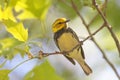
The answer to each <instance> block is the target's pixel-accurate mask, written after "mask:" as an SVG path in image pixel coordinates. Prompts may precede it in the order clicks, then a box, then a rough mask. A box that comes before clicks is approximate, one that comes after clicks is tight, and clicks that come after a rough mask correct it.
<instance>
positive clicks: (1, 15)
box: [0, 7, 16, 21]
mask: <svg viewBox="0 0 120 80" xmlns="http://www.w3.org/2000/svg"><path fill="white" fill-rule="evenodd" d="M8 13H9V14H8ZM8 19H10V20H12V21H16V19H15V17H14V15H13V12H12V7H7V8H5V9H4V10H3V9H2V8H1V7H0V20H1V21H2V20H8Z"/></svg>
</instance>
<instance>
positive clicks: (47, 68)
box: [24, 61, 64, 80]
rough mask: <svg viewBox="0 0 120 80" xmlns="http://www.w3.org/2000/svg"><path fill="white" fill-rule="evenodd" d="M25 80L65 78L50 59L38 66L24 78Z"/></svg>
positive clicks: (56, 79)
mask: <svg viewBox="0 0 120 80" xmlns="http://www.w3.org/2000/svg"><path fill="white" fill-rule="evenodd" d="M24 80H64V79H63V78H61V77H60V76H58V75H57V74H56V73H55V70H54V69H53V67H52V66H51V65H50V63H49V62H48V61H46V62H44V63H42V64H41V65H38V66H36V67H35V68H34V69H33V70H32V71H30V72H29V73H28V74H27V75H26V76H25V78H24Z"/></svg>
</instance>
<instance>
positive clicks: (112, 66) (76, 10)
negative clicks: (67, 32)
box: [71, 0, 120, 79]
mask: <svg viewBox="0 0 120 80" xmlns="http://www.w3.org/2000/svg"><path fill="white" fill-rule="evenodd" d="M71 4H72V6H73V9H74V10H75V12H76V13H77V14H78V16H79V17H80V18H81V20H82V22H83V24H84V25H85V27H86V29H87V31H88V33H89V35H91V37H92V38H91V40H92V41H93V42H94V43H95V45H96V46H97V47H98V49H99V50H100V51H101V53H102V55H103V58H104V59H105V61H106V62H107V63H108V64H109V65H110V67H111V68H112V69H113V71H114V72H115V74H116V76H117V77H118V79H120V78H119V74H118V72H117V70H116V68H115V67H114V65H113V64H112V63H111V62H110V61H109V59H108V58H107V56H106V55H105V52H104V51H103V50H102V49H101V48H100V46H99V45H98V43H97V42H96V41H95V39H94V37H93V36H92V33H91V31H90V29H89V26H88V25H87V23H86V22H85V20H84V19H83V17H82V16H81V14H80V13H79V10H78V9H77V7H76V5H75V4H74V2H73V0H71ZM105 20H106V19H105ZM105 23H106V22H105Z"/></svg>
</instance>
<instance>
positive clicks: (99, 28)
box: [82, 24, 105, 42]
mask: <svg viewBox="0 0 120 80" xmlns="http://www.w3.org/2000/svg"><path fill="white" fill-rule="evenodd" d="M104 26H105V25H104V24H103V25H102V26H101V27H100V28H99V29H97V30H96V31H95V32H94V33H92V34H91V35H90V36H88V37H86V38H85V39H84V40H83V41H82V42H85V41H86V40H88V39H89V38H91V37H93V36H94V35H95V34H96V33H98V32H99V31H100V30H102V28H104Z"/></svg>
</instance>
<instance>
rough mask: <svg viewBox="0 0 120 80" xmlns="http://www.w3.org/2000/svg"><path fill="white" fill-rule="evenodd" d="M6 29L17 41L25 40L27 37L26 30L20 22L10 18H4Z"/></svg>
mask: <svg viewBox="0 0 120 80" xmlns="http://www.w3.org/2000/svg"><path fill="white" fill-rule="evenodd" d="M4 23H5V25H6V30H7V31H8V32H9V33H11V34H12V35H13V36H14V38H16V39H18V40H19V41H23V42H26V41H27V39H28V30H27V29H25V28H24V26H23V24H22V22H19V23H15V22H13V21H11V20H4Z"/></svg>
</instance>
